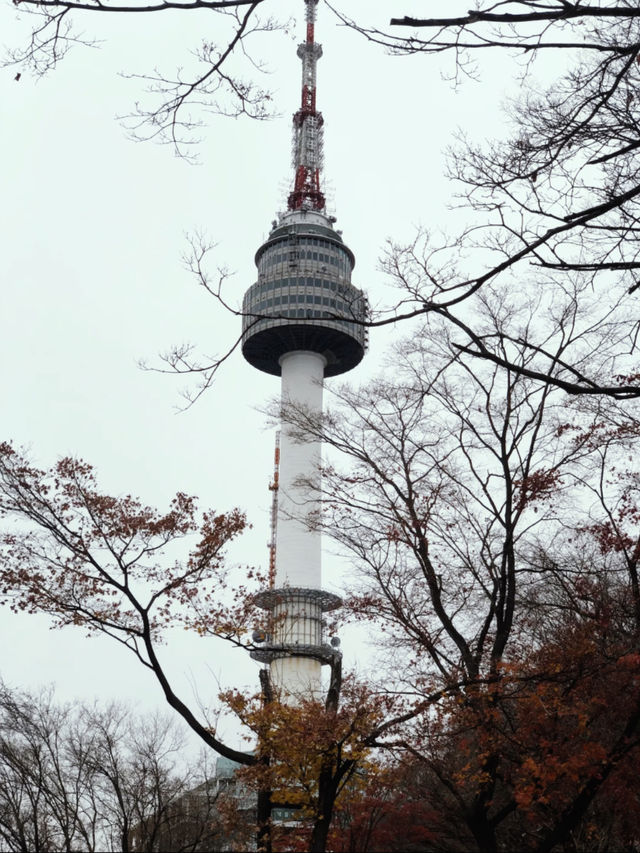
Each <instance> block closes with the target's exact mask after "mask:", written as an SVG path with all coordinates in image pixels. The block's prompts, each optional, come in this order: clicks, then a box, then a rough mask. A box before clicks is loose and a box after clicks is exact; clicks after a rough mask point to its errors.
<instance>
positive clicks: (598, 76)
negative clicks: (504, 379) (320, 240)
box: [338, 0, 640, 399]
mask: <svg viewBox="0 0 640 853" xmlns="http://www.w3.org/2000/svg"><path fill="white" fill-rule="evenodd" d="M475 5H476V7H475V8H474V9H473V10H468V4H465V3H459V4H452V3H446V4H444V3H443V4H441V9H442V13H443V14H441V15H440V16H437V12H438V9H437V8H435V9H434V10H433V11H434V12H435V13H436V16H434V17H430V18H419V17H418V18H416V17H408V16H407V17H395V18H393V19H392V20H391V21H390V27H389V29H388V30H387V31H380V30H373V29H367V28H366V27H365V26H363V25H361V24H360V23H359V22H358V21H354V20H349V19H347V18H346V17H345V16H342V17H343V20H344V21H345V22H346V23H348V24H349V25H350V26H352V27H354V28H355V29H357V30H359V31H360V32H361V33H362V34H364V35H365V36H366V37H367V38H369V39H371V40H372V41H374V42H376V43H379V44H381V45H382V46H384V47H385V48H387V49H388V50H390V51H392V52H393V53H395V54H411V55H414V54H418V53H420V54H425V55H429V54H437V55H439V56H440V57H442V55H443V54H444V55H445V56H446V55H450V56H451V60H452V66H451V75H452V78H453V79H454V81H455V82H456V83H460V82H461V81H462V80H463V79H464V78H465V77H476V76H478V75H481V73H482V63H483V61H485V58H486V56H487V52H491V51H492V50H494V51H502V52H508V54H509V55H510V56H511V57H513V60H512V63H513V64H512V68H513V74H514V76H518V77H520V82H521V94H520V95H519V97H518V100H517V101H515V102H514V103H513V104H512V105H511V108H510V111H509V116H508V118H509V124H510V126H511V128H512V130H511V131H510V132H509V135H508V136H507V137H506V138H503V139H498V140H497V141H495V142H491V143H488V144H479V143H477V142H475V141H474V140H472V139H468V138H465V137H463V138H462V140H461V142H460V143H459V144H458V145H456V146H455V147H454V148H453V150H452V156H451V158H450V177H451V178H452V179H453V180H454V182H455V183H456V184H457V186H458V188H459V190H458V198H459V199H460V203H461V206H464V207H466V208H467V209H471V210H472V211H473V214H474V215H473V218H472V221H471V223H470V225H469V227H468V229H467V230H464V231H460V232H458V233H454V234H452V235H451V237H450V238H449V239H447V240H444V241H439V240H438V239H437V238H435V237H433V236H430V235H424V239H423V240H422V245H421V246H420V251H418V252H416V251H415V249H416V244H415V243H412V244H408V245H398V246H395V247H393V250H392V252H391V258H390V264H391V265H392V266H396V267H397V269H395V270H393V272H394V273H396V274H397V273H400V277H401V278H404V283H405V286H406V289H405V294H406V296H405V301H404V302H401V303H398V304H396V305H394V306H392V308H391V314H392V316H393V317H396V318H397V316H398V315H399V316H405V317H410V316H414V315H415V314H420V313H433V314H437V315H438V316H440V317H443V318H445V319H446V320H447V321H448V322H449V323H450V324H451V325H452V326H453V327H454V328H455V329H456V331H457V335H458V337H457V343H458V346H459V347H460V348H461V349H462V350H464V351H465V352H467V353H470V354H474V355H475V356H477V357H478V358H481V359H485V360H490V361H493V362H495V363H497V364H501V365H502V366H503V367H507V366H509V367H511V368H513V367H515V366H516V365H515V363H514V362H512V361H510V359H509V357H508V356H505V354H504V353H502V352H501V341H500V340H498V339H496V338H495V337H493V338H492V337H488V336H487V335H486V334H484V332H483V331H482V329H479V328H478V327H477V325H476V324H475V323H474V321H473V320H472V319H471V318H470V314H469V312H468V311H465V310H464V307H463V306H465V305H466V306H467V307H468V308H469V309H471V310H473V308H474V306H475V303H474V297H475V296H476V295H477V294H478V293H479V292H481V290H482V289H484V288H486V287H487V286H488V285H489V284H491V283H494V284H495V283H496V282H501V283H503V285H504V286H505V287H510V288H513V289H517V290H519V289H520V288H521V287H523V286H524V285H523V283H524V282H529V283H530V284H532V286H534V287H537V288H538V289H540V290H541V291H544V292H545V294H547V295H548V296H549V298H553V292H554V290H555V289H556V288H558V287H560V288H564V287H566V284H567V281H568V280H570V278H571V277H572V276H575V274H579V275H580V276H581V277H582V279H583V281H585V282H588V283H589V284H590V285H591V286H592V287H593V290H594V292H596V293H597V294H598V295H599V298H600V299H601V301H602V307H603V312H602V317H603V320H604V319H605V318H607V317H608V316H609V312H610V311H611V310H612V309H614V308H615V309H616V310H618V312H619V316H621V317H622V318H624V320H625V321H626V332H627V337H626V340H625V341H620V346H619V350H618V357H619V359H620V368H619V369H618V368H617V367H616V368H615V369H613V370H611V371H609V372H606V371H605V372H598V371H597V370H593V369H592V366H591V365H589V364H584V363H579V362H575V361H574V360H573V359H572V358H571V355H570V354H567V355H568V362H567V363H565V364H563V368H564V369H562V370H557V369H556V368H557V367H558V364H557V362H556V361H555V360H554V350H553V348H550V349H549V348H547V346H546V345H545V341H544V340H541V339H539V338H538V337H536V335H535V334H532V335H531V336H518V335H516V336H515V341H513V342H514V343H516V344H517V345H525V346H526V347H527V348H528V349H529V351H530V353H531V355H532V356H535V358H534V359H533V360H532V362H533V363H531V364H528V365H524V366H522V365H521V366H520V369H522V370H523V371H524V372H525V374H526V375H529V376H531V377H533V378H536V379H538V380H540V381H543V377H547V378H548V381H551V382H552V383H554V384H556V385H558V386H559V387H561V388H563V389H564V390H565V391H567V392H569V393H572V394H608V395H610V396H612V397H616V398H618V399H624V398H629V397H637V396H638V395H640V386H639V384H638V377H637V334H638V302H637V293H636V290H637V286H638V285H637V270H638V269H640V259H639V257H638V253H637V251H636V243H637V239H636V236H637V231H638V195H639V193H640V183H639V176H638V167H637V158H636V156H635V152H636V150H637V149H638V147H639V146H640V136H639V133H638V117H639V114H638V99H637V91H638V84H639V82H640V77H639V71H638V61H637V57H638V51H639V49H640V12H639V11H638V9H637V7H636V4H634V3H632V2H627V0H596V2H593V3H573V2H565V0H551V2H549V3H540V2H537V0H512V2H505V3H493V2H487V3H485V2H482V0H480V2H478V3H476V4H475ZM457 6H458V7H459V12H458V9H457V8H456V7H457ZM436 7H437V4H436ZM338 14H340V13H339V12H338ZM552 57H553V59H554V61H555V62H556V63H557V66H558V74H557V78H556V79H555V80H554V81H553V83H552V84H551V85H548V86H544V87H542V88H541V87H540V86H539V85H538V84H537V83H536V80H535V71H536V68H537V66H536V62H539V63H543V62H545V60H548V59H550V58H552ZM461 124H462V122H461ZM463 133H464V127H463ZM419 242H420V241H419ZM461 257H465V258H466V261H464V262H463V261H461V260H460V258H461ZM407 269H408V270H409V272H410V273H411V275H410V276H409V277H408V278H407V277H406V276H404V273H405V272H406V271H407ZM384 321H385V318H381V320H380V322H384ZM504 338H505V339H506V340H507V341H508V340H513V334H512V333H510V332H509V331H506V332H505V333H504ZM629 356H631V358H629Z"/></svg>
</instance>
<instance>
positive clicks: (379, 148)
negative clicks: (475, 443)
mask: <svg viewBox="0 0 640 853" xmlns="http://www.w3.org/2000/svg"><path fill="white" fill-rule="evenodd" d="M343 5H344V8H345V10H346V11H347V13H349V14H351V15H353V16H354V17H361V18H362V19H363V20H375V18H376V17H377V23H383V22H384V21H385V20H386V19H388V18H389V17H390V16H391V15H392V14H404V13H406V12H410V11H411V10H410V9H407V8H404V6H403V5H402V4H401V3H399V2H398V0H393V2H390V3H384V4H383V3H380V4H375V6H376V9H377V10H378V11H377V12H376V13H375V15H372V13H371V6H372V4H371V3H370V2H366V0H345V2H344V4H343ZM285 6H286V8H287V9H289V10H290V12H291V14H292V15H293V16H295V17H296V19H297V27H296V28H294V30H293V31H292V33H291V35H290V36H289V37H287V36H284V35H276V36H273V37H271V39H266V38H265V39H264V40H263V42H262V48H263V55H264V56H265V57H266V59H267V61H268V64H269V67H270V68H271V70H272V74H271V75H270V77H269V78H268V79H267V81H266V84H267V85H268V86H269V87H271V88H273V89H274V91H275V101H274V103H275V108H276V111H277V112H278V113H280V117H278V118H275V119H274V120H272V121H270V122H252V121H250V120H247V119H243V120H240V119H239V120H234V119H224V118H216V117H207V116H205V119H206V120H207V122H208V123H207V126H206V127H205V128H204V129H203V133H202V136H203V141H202V143H201V146H200V149H199V154H200V160H201V165H200V166H190V165H188V164H187V163H186V162H184V161H182V160H179V159H177V158H175V157H174V156H173V155H172V152H171V150H170V149H169V148H168V147H160V146H157V145H153V144H151V143H146V144H143V143H134V142H132V141H130V140H128V139H127V138H126V136H125V133H124V132H123V130H122V128H121V127H120V126H119V124H118V123H117V122H116V121H115V119H114V116H115V115H117V114H122V113H126V112H127V111H128V110H129V109H130V108H131V106H132V104H133V102H134V101H135V100H136V99H138V98H141V97H142V86H141V84H140V82H139V81H135V80H127V79H123V78H122V77H119V76H118V72H120V71H130V72H144V71H149V70H151V69H152V68H153V67H154V66H161V67H162V68H165V69H166V70H167V71H168V72H171V71H172V70H173V68H174V67H175V65H176V64H180V62H181V59H180V57H181V56H183V55H184V54H185V52H187V51H189V50H190V49H192V48H194V47H195V46H196V45H197V42H198V38H199V36H203V35H204V34H205V33H208V32H209V31H208V30H207V29H206V28H207V27H210V26H212V24H213V25H215V22H216V20H217V18H216V16H214V15H210V14H209V15H204V14H199V13H198V14H193V13H183V14H177V13H176V14H163V15H153V16H152V15H141V16H138V17H134V16H125V17H121V18H118V16H115V15H114V16H103V15H94V16H87V18H86V19H83V20H82V26H83V28H85V30H86V32H87V33H88V34H91V33H93V34H94V35H95V36H96V37H98V38H101V39H105V43H104V44H103V45H102V47H101V48H100V49H89V48H82V47H78V48H77V49H74V50H73V51H72V52H71V53H70V55H69V56H68V57H67V58H66V59H65V60H64V61H63V62H62V63H61V65H60V67H59V68H58V70H57V71H55V72H54V73H52V74H51V75H49V76H48V77H47V78H45V79H42V80H36V79H34V78H32V77H30V76H29V75H28V74H24V75H23V77H22V79H21V80H20V81H19V82H14V80H13V77H14V72H13V71H12V70H11V69H5V70H4V71H2V72H1V73H0V110H1V111H2V116H1V122H2V161H1V162H2V166H1V169H2V182H1V187H2V204H1V205H0V217H1V225H0V234H1V235H2V238H1V239H0V244H1V248H2V250H1V251H0V281H1V283H2V285H1V286H2V290H1V293H2V302H1V311H0V324H1V328H0V371H1V373H0V375H1V377H2V379H1V387H2V406H1V412H2V429H1V431H0V436H1V437H2V438H7V439H13V440H14V441H15V442H17V443H18V444H24V445H27V446H29V447H30V448H31V451H32V454H33V457H34V459H35V460H36V461H37V462H38V463H39V464H41V465H43V466H44V465H48V464H50V463H51V462H53V461H54V460H55V459H56V458H57V457H58V456H60V455H65V454H74V455H79V456H81V457H83V458H84V459H86V460H87V461H89V462H91V463H92V464H94V465H95V466H96V468H97V469H98V475H99V478H100V482H101V484H102V486H103V488H104V490H105V491H108V492H111V493H123V492H130V493H132V494H136V495H140V496H141V497H142V498H143V499H144V500H145V501H147V502H149V503H152V504H158V505H162V504H166V503H167V502H168V500H169V498H170V497H171V495H172V494H173V493H175V492H176V491H177V490H182V491H186V492H190V493H194V494H197V495H199V496H200V498H201V502H202V505H204V506H215V507H216V508H218V509H220V510H224V509H228V508H231V507H233V506H240V507H242V508H243V509H245V510H246V511H247V513H248V515H249V519H250V521H251V522H252V523H253V525H254V529H253V530H252V531H251V532H249V533H247V535H246V536H245V537H244V539H243V540H242V542H241V543H240V544H239V545H238V547H237V548H236V549H235V550H234V551H233V558H234V559H235V560H237V561H238V562H241V563H245V564H246V563H262V564H264V562H265V561H266V558H267V551H266V541H267V539H268V509H269V501H270V493H269V492H268V490H267V485H268V482H269V479H270V476H271V470H272V455H273V440H274V437H273V432H272V431H271V430H270V429H267V428H266V427H265V418H264V416H263V415H262V414H261V413H260V411H259V408H260V407H261V406H264V405H265V403H266V402H267V401H268V400H269V399H270V398H271V397H272V396H274V395H276V394H277V393H278V382H277V380H275V379H274V378H273V377H269V376H267V375H264V374H260V373H259V372H257V371H255V370H254V369H252V368H251V367H249V365H248V364H246V363H245V362H244V361H243V359H242V357H241V355H240V354H237V355H236V356H235V357H234V358H233V360H232V361H231V362H230V363H229V364H227V365H226V366H225V367H224V368H223V370H222V371H221V373H220V375H219V378H218V380H217V382H216V386H215V388H214V389H213V390H212V391H210V392H208V393H207V394H206V395H205V396H204V397H203V398H202V399H201V400H200V402H198V403H197V405H196V406H194V407H193V408H192V409H190V410H189V411H188V412H186V413H183V414H176V413H175V411H174V407H175V406H176V405H177V404H179V403H180V399H179V396H178V392H179V388H180V386H181V384H182V383H181V382H179V381H177V380H175V379H173V378H170V377H163V376H159V375H154V374H151V373H144V372H141V371H140V370H139V369H138V368H137V366H136V362H137V360H138V359H140V358H146V359H147V360H149V361H151V362H153V361H154V359H155V358H156V354H157V353H158V352H159V351H162V350H163V349H166V348H168V347H169V346H170V345H171V344H173V343H178V342H182V341H193V342H194V343H195V344H197V345H198V346H199V348H200V349H201V350H202V351H204V352H209V353H215V352H218V351H219V350H220V349H221V348H222V347H224V345H225V344H226V343H228V342H229V341H231V340H232V339H233V338H234V337H235V335H236V334H237V332H238V323H237V321H236V320H234V319H233V318H230V317H229V316H228V315H225V313H224V312H223V311H222V310H221V309H220V308H219V307H218V306H216V305H215V304H214V303H213V301H212V300H211V298H210V297H208V296H206V294H205V293H204V292H203V291H199V290H198V289H197V288H196V287H195V286H194V284H193V283H192V281H191V280H190V278H189V275H188V274H187V273H186V271H185V270H184V269H183V267H182V266H181V261H180V258H181V255H182V253H183V251H184V250H185V248H186V244H185V239H184V233H185V232H186V231H190V230H191V231H192V230H194V229H200V230H201V231H204V232H206V233H207V234H208V235H210V237H211V238H212V239H213V240H215V241H216V242H217V243H218V248H217V251H216V254H215V256H214V257H213V258H212V261H213V263H212V266H213V267H215V264H216V263H217V264H220V265H225V266H227V267H228V268H230V269H231V270H234V271H236V275H235V277H234V278H233V279H232V281H231V282H230V284H229V289H228V293H229V295H231V294H232V293H233V299H232V301H233V300H237V301H239V300H240V299H241V297H242V294H243V293H244V290H245V289H246V288H247V287H248V286H249V285H250V284H252V283H253V281H254V280H255V267H254V265H253V255H254V252H255V250H256V249H257V248H258V246H259V245H260V243H261V241H262V240H263V239H264V237H265V236H266V234H267V231H268V228H269V223H270V222H271V220H272V219H273V217H274V214H275V212H276V210H278V209H281V208H282V207H283V204H284V196H285V190H286V186H287V184H288V181H289V179H290V167H289V162H290V117H291V114H292V112H294V111H295V109H296V108H297V106H298V100H299V88H300V82H299V80H300V68H299V61H298V59H297V57H296V52H295V51H296V44H297V43H298V41H300V40H301V38H302V24H301V22H302V18H303V3H302V0H287V3H286V4H285V3H280V4H278V7H279V8H284V7H285ZM15 15H16V12H15V7H14V6H13V5H12V3H11V2H9V0H2V4H1V5H0V33H2V35H1V37H0V38H1V40H2V41H3V42H4V43H5V45H11V43H12V40H14V41H15V39H17V38H18V37H19V36H18V29H17V28H16V26H15V24H14V18H15ZM207 37H210V38H215V32H210V33H209V34H208V35H207ZM317 39H318V41H320V42H321V43H322V44H323V47H324V57H323V58H322V59H321V61H320V63H319V68H318V107H319V108H320V109H321V110H322V111H323V113H324V116H325V152H326V167H325V188H326V189H327V190H328V195H329V198H330V199H331V201H332V203H333V204H334V205H335V213H336V215H337V216H338V225H337V227H339V228H341V229H343V231H344V238H345V240H346V242H347V244H348V245H349V246H350V248H351V249H352V250H353V251H354V252H355V255H356V260H357V263H356V269H355V273H354V284H356V285H357V286H359V287H362V288H364V289H365V290H367V291H368V293H369V296H370V299H371V301H372V302H373V303H374V304H376V302H377V301H378V300H379V299H381V298H383V279H382V276H381V274H380V273H378V272H377V271H376V262H377V258H378V256H379V254H380V251H381V248H382V245H383V243H384V240H385V239H386V238H387V237H389V236H391V237H393V238H395V239H397V240H399V241H402V240H409V239H410V238H411V236H412V234H413V233H414V229H415V227H416V226H417V225H419V224H422V225H424V226H426V227H432V228H433V227H438V226H439V225H440V224H441V223H442V221H443V220H444V218H445V215H446V213H445V208H446V204H447V199H448V194H449V192H450V189H449V188H448V186H447V184H446V182H445V179H444V177H443V170H444V168H443V162H444V160H443V155H442V152H443V149H444V147H445V146H446V145H447V144H448V143H449V142H450V141H451V134H452V133H453V131H454V129H455V128H456V126H458V125H462V126H464V127H465V129H466V130H467V132H469V133H472V134H474V135H476V136H479V135H492V134H493V133H494V132H497V133H499V132H500V126H499V118H498V116H497V113H496V112H495V108H496V106H497V104H498V103H499V102H500V98H501V94H500V92H501V90H502V86H503V82H504V80H503V78H501V76H500V75H501V72H500V69H499V68H497V67H494V69H493V71H492V72H491V73H490V74H485V75H484V76H483V81H482V82H481V83H479V84H473V85H468V86H466V87H465V88H463V90H462V91H461V92H460V93H457V94H456V93H454V92H453V91H452V89H451V87H450V86H449V85H448V84H447V83H444V82H442V81H441V80H440V78H439V70H438V68H439V67H443V63H442V62H440V63H438V62H437V61H435V60H432V59H431V60H430V59H426V58H423V57H414V58H394V57H388V56H385V55H384V54H383V52H382V50H381V49H380V48H378V47H376V46H374V45H371V44H369V43H367V42H366V41H365V40H363V39H362V38H361V37H359V36H357V35H356V34H355V33H353V32H351V31H349V30H347V29H345V28H344V27H339V26H337V22H336V20H335V18H333V17H332V15H331V13H330V12H329V10H328V9H327V8H326V7H323V6H322V5H321V7H320V13H319V20H318V25H317ZM406 331H408V330H406ZM388 337H389V335H388V334H387V335H383V334H376V333H375V332H374V333H373V334H372V335H371V346H372V350H373V352H372V353H371V354H370V355H369V356H368V357H367V360H366V361H365V362H363V365H362V366H361V368H359V369H358V370H356V371H354V372H353V373H352V374H351V375H350V377H349V378H350V379H352V380H354V381H356V382H358V381H362V380H363V379H364V378H365V377H366V376H368V375H371V372H372V370H373V368H374V366H375V362H376V361H379V360H380V359H379V358H378V356H382V353H383V351H384V348H385V338H386V339H388ZM331 563H332V560H330V559H327V560H326V561H325V566H326V569H327V571H326V582H327V585H328V586H330V587H331V588H334V589H335V588H336V586H338V585H339V584H340V582H341V578H340V577H336V576H335V573H334V575H333V576H332V574H331V571H330V568H331ZM0 641H1V648H2V652H0V672H1V673H2V675H3V676H4V678H5V679H6V680H8V681H9V682H10V683H13V684H17V685H23V686H33V685H36V684H39V683H42V682H43V681H53V682H55V683H56V684H57V685H58V689H59V692H60V695H61V696H62V697H64V698H70V697H72V696H79V697H83V698H92V697H93V696H94V695H98V696H101V697H105V698H113V697H122V698H129V699H136V700H139V701H141V702H142V703H143V704H145V705H148V706H150V707H151V706H154V705H155V704H156V703H159V702H161V696H160V692H159V690H158V689H157V688H156V687H155V685H154V684H153V683H152V682H151V680H150V679H147V678H146V677H145V676H141V674H140V672H139V668H138V667H137V666H136V664H135V662H134V661H133V660H132V661H128V660H127V657H126V654H125V653H124V652H123V651H121V650H119V649H117V648H113V647H112V646H111V644H109V643H107V642H106V641H97V640H87V639H85V638H84V637H83V635H82V632H78V631H76V630H73V629H67V630H66V631H64V632H50V631H48V630H47V629H46V620H44V619H35V618H34V617H10V616H9V614H8V613H6V612H5V611H3V612H2V622H1V624H0ZM344 651H345V659H346V662H347V665H349V664H350V663H352V661H353V655H352V652H351V651H350V649H349V645H348V644H346V645H345V648H344ZM167 656H168V658H167V659H168V660H171V666H172V668H173V670H174V671H175V672H176V674H177V673H184V674H185V678H183V680H182V682H181V683H183V685H184V690H185V691H188V690H190V689H191V688H190V687H189V685H188V681H189V679H192V680H193V681H194V682H195V683H197V684H198V685H199V687H200V688H201V690H202V693H203V695H207V694H208V693H215V685H213V683H212V679H211V677H210V675H209V673H208V670H207V667H208V666H210V667H211V669H212V670H213V672H214V673H219V674H220V675H221V676H222V677H223V679H224V680H225V682H226V683H227V684H231V683H233V682H234V680H235V679H236V678H237V677H238V673H243V674H244V677H245V678H247V679H249V680H255V678H256V665H255V664H253V663H251V662H250V661H248V659H246V656H245V655H243V653H242V652H240V651H234V650H230V651H226V650H224V649H223V650H222V654H221V653H220V652H219V650H215V649H214V646H213V644H212V643H211V641H206V640H205V641H202V640H197V639H194V638H186V637H182V636H179V637H177V638H173V639H172V644H171V647H170V648H168V649H167ZM181 677H182V676H181Z"/></svg>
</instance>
